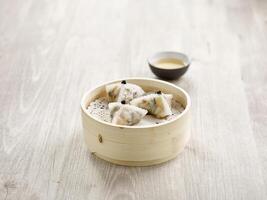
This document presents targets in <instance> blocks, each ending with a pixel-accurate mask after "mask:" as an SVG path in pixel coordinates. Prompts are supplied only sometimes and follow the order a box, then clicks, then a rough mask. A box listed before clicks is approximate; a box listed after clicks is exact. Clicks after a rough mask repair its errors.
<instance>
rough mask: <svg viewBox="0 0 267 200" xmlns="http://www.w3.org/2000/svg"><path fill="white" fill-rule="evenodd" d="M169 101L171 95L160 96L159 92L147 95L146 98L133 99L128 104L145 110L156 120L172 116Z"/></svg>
mask: <svg viewBox="0 0 267 200" xmlns="http://www.w3.org/2000/svg"><path fill="white" fill-rule="evenodd" d="M171 100H172V95H169V94H162V93H161V92H160V91H159V92H157V93H156V94H148V95H146V96H142V97H138V98H136V99H133V100H132V101H131V102H130V104H131V105H134V106H137V107H139V108H143V109H146V110H147V111H148V113H150V114H152V115H154V116H155V117H157V118H163V117H166V116H169V115H171V114H172V111H171Z"/></svg>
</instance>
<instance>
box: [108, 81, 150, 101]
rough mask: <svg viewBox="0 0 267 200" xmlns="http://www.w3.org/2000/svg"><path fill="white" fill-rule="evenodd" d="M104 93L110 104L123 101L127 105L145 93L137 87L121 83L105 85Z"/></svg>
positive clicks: (124, 82)
mask: <svg viewBox="0 0 267 200" xmlns="http://www.w3.org/2000/svg"><path fill="white" fill-rule="evenodd" d="M106 93H107V96H108V99H109V101H110V102H114V101H117V102H121V101H123V100H124V101H125V102H126V103H129V102H130V101H131V100H133V99H134V98H136V97H140V96H142V95H143V94H144V93H145V92H144V90H143V89H142V88H141V87H139V86H138V85H135V84H132V83H126V81H122V82H121V83H114V84H111V85H107V86H106Z"/></svg>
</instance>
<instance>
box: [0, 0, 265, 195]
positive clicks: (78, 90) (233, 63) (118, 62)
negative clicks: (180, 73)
mask: <svg viewBox="0 0 267 200" xmlns="http://www.w3.org/2000/svg"><path fill="white" fill-rule="evenodd" d="M266 20H267V2H266V1H262V0H248V1H241V0H233V1H230V0H229V1H219V0H213V1H211V0H200V1H197V0H188V1H176V0H166V1H159V0H153V1H152V0H147V1H123V0H117V1H112V0H111V1H96V0H88V1H85V0H78V1H70V0H54V1H52V0H46V1H45V0H40V1H34V0H24V1H19V0H10V1H4V0H0V110H1V112H0V199H6V200H11V199H16V200H17V199H31V200H34V199H90V200H91V199H94V200H98V199H113V200H120V199H140V200H141V199H166V200H172V199H205V200H207V199H212V200H213V199H227V200H229V199H253V200H254V199H266V198H267V197H266V192H267V175H266V174H267V170H266V169H267V164H266V163H267V162H266V161H267V157H266V155H267V154H266V152H267V148H266V146H267V137H266V133H267V125H266V119H267V105H266V98H267V96H266V94H267V91H266V89H267V85H266V78H267V71H266V64H267V57H266V55H265V54H266V50H267V49H266V48H267V47H266V42H267V41H266V40H267V38H266V35H267V23H266ZM158 50H178V51H182V52H185V53H187V54H188V55H190V56H191V57H192V58H193V63H192V66H191V67H190V69H189V71H188V72H187V74H186V75H185V76H184V77H182V78H181V79H180V80H178V81H173V83H174V84H177V85H179V86H180V87H182V88H184V89H185V90H187V91H188V92H189V94H190V95H191V98H192V114H193V122H192V127H191V128H192V139H191V141H190V144H189V145H188V146H187V148H186V149H185V151H184V152H183V153H182V154H181V155H180V156H179V157H177V159H175V160H173V161H170V162H168V163H166V164H162V165H157V166H154V167H144V168H143V167H135V168H128V167H122V166H116V165H112V164H109V163H107V162H105V161H102V160H100V159H98V158H96V157H95V156H93V155H90V153H89V151H88V150H87V148H86V145H85V144H84V141H83V135H82V126H81V120H80V109H79V104H80V98H81V96H82V94H83V93H84V92H85V91H87V90H88V89H90V88H91V87H94V86H95V85H96V84H100V83H102V82H104V81H108V80H113V79H117V78H121V77H131V76H145V77H154V76H153V75H152V74H151V72H150V70H149V68H148V66H147V65H146V58H147V57H148V56H149V55H151V54H152V53H154V52H156V51H158Z"/></svg>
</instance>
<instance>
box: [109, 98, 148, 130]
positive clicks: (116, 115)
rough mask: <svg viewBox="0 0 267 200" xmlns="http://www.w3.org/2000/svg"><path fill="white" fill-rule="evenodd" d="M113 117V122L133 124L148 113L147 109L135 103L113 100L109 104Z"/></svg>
mask: <svg viewBox="0 0 267 200" xmlns="http://www.w3.org/2000/svg"><path fill="white" fill-rule="evenodd" d="M108 108H109V110H110V114H111V117H112V121H111V122H112V124H117V125H127V126H132V125H134V124H137V123H139V122H140V121H141V119H142V118H143V117H144V116H145V115H146V114H147V110H144V109H142V108H138V107H136V106H133V105H128V104H121V103H120V102H113V103H109V104H108Z"/></svg>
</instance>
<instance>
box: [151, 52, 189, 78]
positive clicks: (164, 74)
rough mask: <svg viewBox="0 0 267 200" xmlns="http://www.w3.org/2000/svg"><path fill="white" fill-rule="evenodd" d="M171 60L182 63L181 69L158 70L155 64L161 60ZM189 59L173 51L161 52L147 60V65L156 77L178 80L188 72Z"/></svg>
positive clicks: (158, 67)
mask: <svg viewBox="0 0 267 200" xmlns="http://www.w3.org/2000/svg"><path fill="white" fill-rule="evenodd" d="M166 58H172V59H178V60H181V61H182V62H183V63H184V66H183V67H180V68H172V69H166V68H160V66H159V65H158V64H157V62H158V61H159V60H161V59H166ZM190 63H191V62H190V59H189V58H188V56H187V55H185V54H183V53H179V52H174V51H162V52H158V53H156V54H154V55H152V56H151V57H150V58H148V65H149V67H150V69H151V71H152V72H153V73H154V74H155V75H156V76H158V77H160V78H162V79H166V80H173V79H178V78H180V77H181V76H182V75H184V74H185V72H186V71H187V70H188V68H189V66H190Z"/></svg>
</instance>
